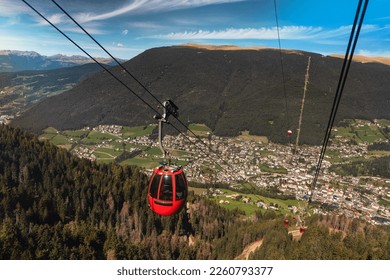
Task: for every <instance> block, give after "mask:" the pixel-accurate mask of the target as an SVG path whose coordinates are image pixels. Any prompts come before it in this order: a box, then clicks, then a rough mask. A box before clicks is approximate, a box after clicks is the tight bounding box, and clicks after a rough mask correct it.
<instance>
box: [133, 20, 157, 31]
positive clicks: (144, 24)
mask: <svg viewBox="0 0 390 280" xmlns="http://www.w3.org/2000/svg"><path fill="white" fill-rule="evenodd" d="M128 25H129V26H130V27H135V28H145V29H156V28H161V27H162V25H159V24H156V23H153V22H145V21H138V22H131V23H129V24H128Z"/></svg>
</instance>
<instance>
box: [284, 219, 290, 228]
mask: <svg viewBox="0 0 390 280" xmlns="http://www.w3.org/2000/svg"><path fill="white" fill-rule="evenodd" d="M283 225H284V226H285V227H288V225H289V220H288V219H285V220H284V222H283Z"/></svg>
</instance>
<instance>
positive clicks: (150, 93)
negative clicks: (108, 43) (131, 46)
mask: <svg viewBox="0 0 390 280" xmlns="http://www.w3.org/2000/svg"><path fill="white" fill-rule="evenodd" d="M51 1H52V2H53V3H54V4H55V5H56V6H57V7H58V8H59V9H60V10H61V11H62V12H63V13H64V14H65V15H67V16H68V17H69V18H70V19H71V20H72V21H73V22H74V23H75V24H76V25H77V26H78V27H79V28H80V29H81V30H82V31H83V32H84V33H85V34H86V35H87V36H88V37H89V38H90V39H91V40H93V41H94V42H95V43H96V44H97V45H98V46H99V47H100V48H101V49H102V50H103V51H104V52H105V53H106V54H107V55H109V56H110V57H111V58H112V59H113V60H114V61H115V62H116V63H117V64H118V65H119V66H120V67H121V68H122V69H123V70H124V71H125V72H126V73H127V74H128V75H130V76H131V77H132V78H133V79H134V80H135V81H136V82H137V83H138V84H139V85H140V86H141V87H142V88H143V89H144V90H145V91H146V92H147V93H148V94H149V95H150V96H152V97H153V98H154V100H156V101H157V102H158V103H159V104H160V105H161V106H162V107H164V104H163V103H162V102H161V101H160V100H159V99H158V98H157V97H156V96H155V95H154V94H153V93H152V92H151V91H150V90H149V89H148V88H147V87H146V86H145V85H143V84H142V82H141V81H140V80H138V79H137V78H136V77H135V76H134V75H133V74H131V72H130V71H128V69H127V68H126V67H125V66H124V65H123V64H122V63H120V62H119V61H118V60H117V59H116V58H115V57H114V56H113V55H112V54H111V53H110V52H109V51H108V50H107V49H106V48H104V47H103V46H102V44H100V43H99V42H98V41H97V40H96V39H95V38H94V37H93V36H92V35H91V34H90V33H89V32H88V31H87V30H85V28H83V27H82V26H81V24H79V23H78V22H77V21H76V20H75V19H74V18H73V17H72V16H71V15H70V14H69V13H68V12H67V11H66V10H65V9H64V8H63V7H62V6H61V5H59V4H58V3H57V2H56V1H55V0H51ZM173 117H174V118H175V119H176V120H177V121H178V122H179V123H180V124H181V125H182V126H183V127H184V128H185V129H186V130H187V131H189V132H190V133H191V134H192V135H194V136H195V138H197V143H199V142H201V143H202V144H203V145H204V146H205V147H206V148H207V149H208V150H209V151H211V152H213V153H214V154H215V155H217V156H220V154H218V153H217V152H216V151H214V150H213V149H212V148H211V147H210V146H209V145H207V144H206V143H204V142H203V140H202V139H201V138H200V137H199V136H198V135H196V134H195V133H194V132H193V131H192V130H191V129H190V128H189V127H188V126H187V125H185V124H184V123H183V122H182V121H181V120H180V119H179V118H178V117H177V116H173ZM170 125H171V126H172V127H174V128H175V129H176V131H178V132H179V133H180V134H181V133H182V132H181V131H180V130H179V129H177V128H176V127H175V126H174V125H172V124H171V123H170ZM183 135H184V136H185V137H186V135H185V134H183ZM187 139H188V137H187ZM188 140H189V141H190V142H191V143H192V144H194V143H193V142H192V141H191V140H190V139H188ZM225 164H226V163H225Z"/></svg>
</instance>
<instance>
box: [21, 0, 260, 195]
mask: <svg viewBox="0 0 390 280" xmlns="http://www.w3.org/2000/svg"><path fill="white" fill-rule="evenodd" d="M22 1H23V2H24V3H25V4H26V5H27V6H29V7H30V8H31V9H32V10H33V11H34V12H35V13H37V14H38V15H39V16H40V17H41V18H42V19H44V20H45V21H46V22H47V23H49V24H50V25H51V26H52V27H53V28H54V29H56V30H57V31H58V32H59V33H60V34H61V35H63V36H64V37H65V38H66V39H68V40H69V41H70V42H71V43H73V44H74V45H75V46H76V47H77V48H78V49H80V50H81V51H82V52H83V53H84V54H86V55H87V56H88V57H89V58H90V59H92V60H93V61H94V62H95V63H97V64H98V65H99V66H100V67H101V68H102V69H104V70H105V71H106V72H107V73H109V74H110V75H111V76H112V77H113V78H114V79H115V80H117V81H118V82H119V83H120V84H122V85H123V86H124V87H125V88H126V89H128V90H129V91H130V92H131V93H133V94H134V95H135V96H136V97H137V98H139V99H140V100H141V101H142V102H143V103H144V104H145V105H147V106H148V107H149V108H150V109H151V110H153V111H154V112H155V113H156V114H157V115H159V114H160V113H159V112H158V111H157V110H156V109H154V108H153V107H152V106H151V105H150V104H149V103H148V102H146V100H144V99H143V98H142V97H141V96H140V95H139V94H137V93H136V92H135V91H134V90H132V89H131V88H130V87H129V86H128V85H126V84H125V83H124V82H123V81H122V80H120V79H119V78H118V77H117V76H116V75H115V74H114V73H112V71H110V70H109V69H108V68H107V67H106V66H104V65H103V64H102V63H100V62H99V61H97V60H96V59H95V58H94V57H93V56H91V55H90V54H89V53H88V52H87V51H86V50H85V49H84V48H83V47H81V46H80V45H79V44H77V43H76V42H75V41H74V40H73V39H71V38H70V37H69V36H68V35H66V34H65V33H64V32H63V31H62V30H61V29H59V28H58V27H57V26H56V25H55V24H53V23H52V22H51V21H50V20H49V19H47V18H46V17H45V16H44V15H43V14H42V13H40V12H39V11H38V10H37V9H35V8H34V7H33V6H32V5H31V4H29V3H28V2H27V1H26V0H22ZM94 41H95V40H94ZM96 43H97V41H96ZM97 44H98V45H99V46H101V45H100V44H99V43H97ZM110 56H111V55H110ZM118 63H119V62H118ZM119 64H120V63H119ZM126 72H128V71H126ZM128 73H129V72H128ZM129 74H130V73H129ZM130 75H131V74H130ZM135 80H136V79H135ZM136 81H138V80H136ZM138 83H140V82H139V81H138ZM140 84H141V83H140ZM157 100H158V99H157ZM159 103H161V102H160V101H159ZM161 104H162V103H161ZM162 106H163V105H162ZM176 119H177V120H178V121H179V122H180V123H182V122H181V121H180V120H179V119H178V118H176ZM182 124H183V123H182ZM170 125H171V126H172V127H173V128H174V129H175V130H176V131H177V132H179V134H182V135H183V136H184V137H185V138H186V139H187V140H188V141H189V142H190V143H191V144H193V145H195V146H197V144H198V143H199V142H201V143H202V144H203V145H204V146H205V147H206V148H207V149H208V151H209V152H210V151H211V152H212V153H213V154H215V155H216V156H218V157H219V159H220V160H221V161H222V162H223V163H224V164H225V165H226V166H227V167H228V168H230V169H231V170H234V168H233V167H232V166H231V164H230V163H229V162H227V161H226V160H224V159H223V157H222V156H221V154H220V153H218V152H217V151H215V150H213V149H212V148H211V147H210V146H209V145H207V144H206V143H204V142H203V140H202V139H201V138H200V137H199V136H198V135H196V134H195V133H194V132H193V131H192V130H191V129H189V128H188V127H186V126H185V125H184V124H183V126H184V127H185V128H187V129H188V130H189V131H190V132H191V133H192V134H193V135H194V136H195V137H196V138H197V139H198V142H196V143H194V142H193V141H192V140H191V139H190V138H189V137H188V136H187V135H186V134H184V133H183V132H181V131H180V130H179V129H178V128H177V127H176V126H174V125H173V124H171V123H170ZM198 147H199V146H198ZM203 152H204V150H203ZM206 153H207V152H206ZM218 165H220V164H219V163H218ZM221 167H222V166H221ZM248 183H249V184H250V185H251V186H252V187H253V185H252V183H251V182H248ZM248 190H250V189H248Z"/></svg>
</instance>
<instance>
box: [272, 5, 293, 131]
mask: <svg viewBox="0 0 390 280" xmlns="http://www.w3.org/2000/svg"><path fill="white" fill-rule="evenodd" d="M274 10H275V21H276V31H277V33H278V45H279V58H280V69H281V72H282V83H283V95H284V103H285V104H284V105H285V110H286V119H287V127H288V129H290V114H289V110H288V104H287V93H286V79H285V74H284V66H283V55H282V44H281V42H280V32H279V29H280V28H279V17H278V9H277V5H276V0H274Z"/></svg>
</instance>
